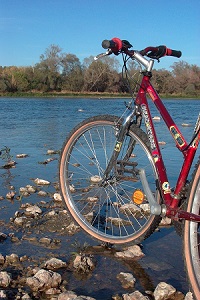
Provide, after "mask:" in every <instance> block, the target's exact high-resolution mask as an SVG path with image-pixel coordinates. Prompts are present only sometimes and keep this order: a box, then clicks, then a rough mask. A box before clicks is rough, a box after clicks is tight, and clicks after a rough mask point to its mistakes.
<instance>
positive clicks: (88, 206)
mask: <svg viewBox="0 0 200 300" xmlns="http://www.w3.org/2000/svg"><path fill="white" fill-rule="evenodd" d="M120 126H121V123H120V121H119V118H118V117H116V116H110V115H103V116H95V117H92V118H89V119H87V120H85V121H83V122H82V123H80V124H79V125H77V126H76V127H75V128H74V129H73V130H72V132H71V133H70V134H69V136H68V138H67V140H66V142H65V143H64V145H63V148H62V151H61V156H60V167H59V180H60V190H61V194H62V198H63V201H64V204H65V205H66V206H67V208H68V210H69V212H70V213H71V215H72V217H73V218H74V219H75V221H76V222H77V223H78V224H79V225H80V226H81V227H82V228H83V229H84V231H86V232H87V233H89V234H90V235H91V236H92V237H94V238H96V239H97V240H100V241H102V242H106V243H111V244H123V243H129V242H133V241H134V242H135V243H140V242H141V241H142V240H144V239H145V238H147V237H148V236H150V234H151V233H153V232H154V230H155V229H156V228H157V227H158V224H159V222H160V219H161V218H160V216H154V215H151V214H150V212H149V211H148V212H146V211H145V210H144V207H145V205H146V206H147V208H149V205H148V200H147V199H146V201H145V203H143V206H142V204H141V205H136V204H134V203H133V201H132V200H131V195H132V193H133V191H134V190H135V189H137V190H138V189H140V190H142V184H141V181H140V179H139V176H137V179H136V178H133V177H134V176H132V177H131V176H130V177H128V178H126V179H124V180H119V181H117V182H115V183H113V184H108V185H107V186H106V187H100V186H99V185H98V183H91V178H92V176H97V175H98V176H99V177H100V178H101V176H102V174H103V172H104V170H105V168H106V166H107V164H108V161H109V158H110V156H111V154H112V152H113V149H114V147H115V144H116V135H117V133H118V130H119V127H120ZM130 138H132V139H134V140H135V141H136V145H135V148H134V151H133V152H134V155H133V154H132V156H133V157H131V158H130V160H129V161H132V162H134V163H135V162H136V161H137V163H138V165H137V168H138V167H143V168H145V170H146V176H147V178H148V179H149V180H150V184H151V187H152V189H153V192H154V193H155V195H156V198H157V201H158V202H160V195H159V193H158V191H157V190H156V179H157V177H158V176H157V172H156V168H155V164H154V160H153V158H152V156H151V152H150V143H149V140H148V137H147V135H146V134H145V133H144V132H143V131H142V130H141V129H140V128H138V127H137V126H135V125H132V126H131V128H130V130H129V132H128V134H127V135H126V140H127V141H124V143H123V149H122V150H121V151H120V155H121V157H122V155H124V153H127V149H126V147H127V145H128V142H129V141H130ZM134 163H133V164H134ZM133 169H134V168H133ZM92 197H93V198H92ZM132 210H133V211H132Z"/></svg>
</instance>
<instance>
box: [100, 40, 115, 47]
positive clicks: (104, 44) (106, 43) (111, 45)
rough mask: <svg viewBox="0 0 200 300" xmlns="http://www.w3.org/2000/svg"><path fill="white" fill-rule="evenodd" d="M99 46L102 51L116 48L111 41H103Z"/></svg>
mask: <svg viewBox="0 0 200 300" xmlns="http://www.w3.org/2000/svg"><path fill="white" fill-rule="evenodd" d="M101 45H102V47H103V48H104V49H108V48H115V47H116V43H115V42H114V41H112V40H111V41H109V40H104V41H103V42H102V44H101Z"/></svg>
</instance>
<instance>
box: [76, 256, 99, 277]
mask: <svg viewBox="0 0 200 300" xmlns="http://www.w3.org/2000/svg"><path fill="white" fill-rule="evenodd" d="M73 266H74V268H75V269H76V271H77V272H81V273H87V272H89V271H91V270H93V269H94V263H93V261H92V259H91V258H90V257H89V256H85V255H76V257H75V259H74V262H73Z"/></svg>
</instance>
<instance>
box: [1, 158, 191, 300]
mask: <svg viewBox="0 0 200 300" xmlns="http://www.w3.org/2000/svg"><path fill="white" fill-rule="evenodd" d="M48 154H54V152H52V153H48ZM25 157H27V156H26V155H25V154H24V155H21V156H20V159H21V158H25ZM53 160H54V159H48V160H45V161H44V162H42V163H44V164H48V163H50V162H51V161H53ZM10 167H15V163H13V164H11V165H9V166H5V165H4V168H10ZM31 181H32V184H25V186H23V187H18V188H16V187H14V186H12V185H9V191H8V192H7V193H6V194H5V195H0V199H1V202H0V203H2V205H1V210H0V212H1V214H0V224H1V233H0V243H1V244H0V249H1V251H0V253H1V254H0V299H26V300H28V299H58V300H62V299H65V300H70V299H73V300H75V299H76V300H81V299H82V300H84V299H85V300H94V299H97V300H101V299H102V300H105V299H106V300H107V299H113V300H137V299H138V300H139V299H140V300H143V299H155V300H162V299H163V300H164V299H177V300H183V299H185V300H189V299H192V295H191V293H187V295H184V294H183V293H181V292H179V291H177V290H176V289H175V287H173V286H172V285H170V284H167V283H165V282H163V281H161V282H160V283H159V284H158V285H157V286H156V287H153V285H151V287H150V288H149V289H147V288H146V287H147V285H144V286H145V288H144V289H138V287H139V286H140V285H139V283H138V281H139V280H140V281H142V280H145V275H144V276H143V273H142V272H143V271H142V270H141V269H140V271H139V272H140V273H141V274H139V275H138V274H137V272H135V274H134V273H133V272H131V271H129V272H128V271H127V268H126V267H124V268H123V264H124V266H125V265H128V266H130V265H131V264H134V267H132V270H134V271H136V269H137V268H136V266H137V264H138V262H139V261H140V260H141V259H142V258H143V257H144V256H145V255H148V253H147V254H146V253H144V252H143V249H142V247H141V245H140V246H139V245H135V246H130V247H128V248H127V247H126V248H121V249H117V248H114V247H111V248H109V247H106V246H102V245H97V243H95V244H94V245H93V244H88V243H85V242H83V241H84V238H83V235H84V234H83V233H82V231H81V229H80V228H79V226H77V225H76V224H75V223H74V222H73V220H72V219H71V216H70V215H69V213H68V211H67V210H66V209H65V207H64V206H63V204H62V199H61V196H60V193H59V187H58V183H57V182H54V183H51V182H49V181H47V180H45V179H43V178H33V179H32V180H31ZM49 187H51V189H49ZM52 190H53V192H52ZM6 201H7V202H9V203H10V202H12V203H15V202H17V203H18V209H17V210H16V211H15V212H14V214H13V215H12V216H10V218H9V220H8V221H6V220H5V218H4V211H5V210H6V205H5V203H6ZM162 224H164V225H165V226H166V224H167V226H170V220H168V219H164V220H163V223H162ZM81 238H82V239H81ZM77 240H78V241H77ZM66 245H68V247H66ZM99 255H102V257H103V258H102V260H101V261H100V260H99V258H98V257H99ZM109 259H112V260H115V261H116V262H119V264H120V269H119V268H118V269H117V270H116V269H115V270H105V269H104V265H107V267H108V269H109V264H108V262H109V261H108V260H109ZM100 268H101V274H98V272H95V270H97V269H100ZM106 272H113V273H114V274H113V275H114V278H115V280H116V281H117V285H118V286H119V288H118V289H117V291H116V293H114V292H113V293H112V295H111V296H109V297H107V298H106V297H105V293H104V294H103V293H101V286H99V293H97V296H96V297H93V296H90V295H92V293H90V292H89V291H87V294H86V293H82V292H81V290H80V289H79V291H76V287H75V289H73V291H72V290H71V288H69V286H70V287H71V286H73V284H70V281H71V280H73V278H75V279H76V280H79V281H82V282H83V285H84V282H87V280H88V279H91V278H93V281H92V282H93V284H95V281H96V282H97V281H99V282H100V283H101V282H102V280H103V279H104V280H105V278H103V279H102V278H101V277H106V276H107V273H106ZM137 275H138V276H137ZM100 276H101V277H100ZM143 277H144V278H143ZM138 278H140V279H139V280H138ZM141 278H142V279H141ZM109 285H112V282H108V287H109ZM141 285H142V284H141ZM74 290H75V291H74ZM86 290H87V289H85V290H84V289H83V292H84V291H86ZM88 290H90V291H91V290H92V286H91V287H90V289H88ZM97 290H98V289H97ZM83 295H84V296H83Z"/></svg>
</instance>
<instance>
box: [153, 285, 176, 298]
mask: <svg viewBox="0 0 200 300" xmlns="http://www.w3.org/2000/svg"><path fill="white" fill-rule="evenodd" d="M175 293H176V289H175V288H174V287H173V286H172V285H170V284H167V283H165V282H160V283H159V284H158V285H157V287H156V289H155V291H154V293H153V295H154V298H155V300H164V299H172V297H174V295H175Z"/></svg>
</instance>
